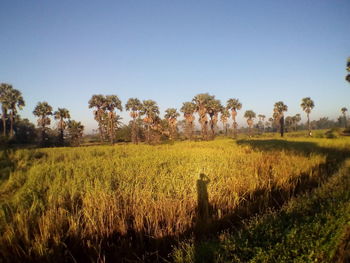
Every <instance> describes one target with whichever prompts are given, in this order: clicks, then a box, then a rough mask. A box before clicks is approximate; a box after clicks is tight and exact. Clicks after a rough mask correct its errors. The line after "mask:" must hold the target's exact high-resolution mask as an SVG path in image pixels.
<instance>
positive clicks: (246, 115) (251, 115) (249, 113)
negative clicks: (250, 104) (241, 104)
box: [244, 110, 256, 136]
mask: <svg viewBox="0 0 350 263" xmlns="http://www.w3.org/2000/svg"><path fill="white" fill-rule="evenodd" d="M255 117H256V114H255V112H254V111H252V110H247V111H246V112H245V113H244V118H246V119H247V124H248V126H249V136H251V135H252V126H253V124H254V120H253V119H254V118H255Z"/></svg>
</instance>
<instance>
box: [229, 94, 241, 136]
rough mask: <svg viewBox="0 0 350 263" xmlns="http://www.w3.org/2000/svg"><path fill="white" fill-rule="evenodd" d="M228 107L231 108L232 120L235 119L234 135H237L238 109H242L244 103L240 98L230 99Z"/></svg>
mask: <svg viewBox="0 0 350 263" xmlns="http://www.w3.org/2000/svg"><path fill="white" fill-rule="evenodd" d="M226 108H227V109H228V110H231V115H232V120H233V124H232V126H233V136H234V138H236V137H237V128H238V124H237V122H236V117H237V111H238V110H240V109H242V103H241V102H240V101H239V100H238V99H228V101H227V106H226Z"/></svg>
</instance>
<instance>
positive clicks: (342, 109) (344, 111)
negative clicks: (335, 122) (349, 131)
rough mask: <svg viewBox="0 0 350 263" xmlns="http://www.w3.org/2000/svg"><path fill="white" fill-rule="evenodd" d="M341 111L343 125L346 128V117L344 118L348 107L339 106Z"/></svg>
mask: <svg viewBox="0 0 350 263" xmlns="http://www.w3.org/2000/svg"><path fill="white" fill-rule="evenodd" d="M340 111H341V113H342V114H343V118H344V125H345V128H346V126H347V125H346V124H347V119H346V112H347V111H348V109H347V108H345V107H343V108H341V110H340Z"/></svg>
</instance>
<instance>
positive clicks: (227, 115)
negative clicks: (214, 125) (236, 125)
mask: <svg viewBox="0 0 350 263" xmlns="http://www.w3.org/2000/svg"><path fill="white" fill-rule="evenodd" d="M228 118H230V113H229V112H228V110H227V108H225V107H222V109H221V115H220V120H221V122H222V126H223V129H224V132H225V135H226V136H227V120H228Z"/></svg>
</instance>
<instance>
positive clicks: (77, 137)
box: [67, 120, 84, 146]
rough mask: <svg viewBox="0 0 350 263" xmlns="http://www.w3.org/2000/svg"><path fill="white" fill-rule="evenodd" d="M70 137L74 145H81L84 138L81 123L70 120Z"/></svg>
mask: <svg viewBox="0 0 350 263" xmlns="http://www.w3.org/2000/svg"><path fill="white" fill-rule="evenodd" d="M67 124H68V125H67V126H68V127H67V129H68V137H69V140H70V142H71V143H72V144H73V145H76V146H78V145H80V141H81V138H82V137H83V131H84V126H83V125H82V124H81V123H80V121H79V122H78V121H74V120H69V121H68V123H67Z"/></svg>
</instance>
